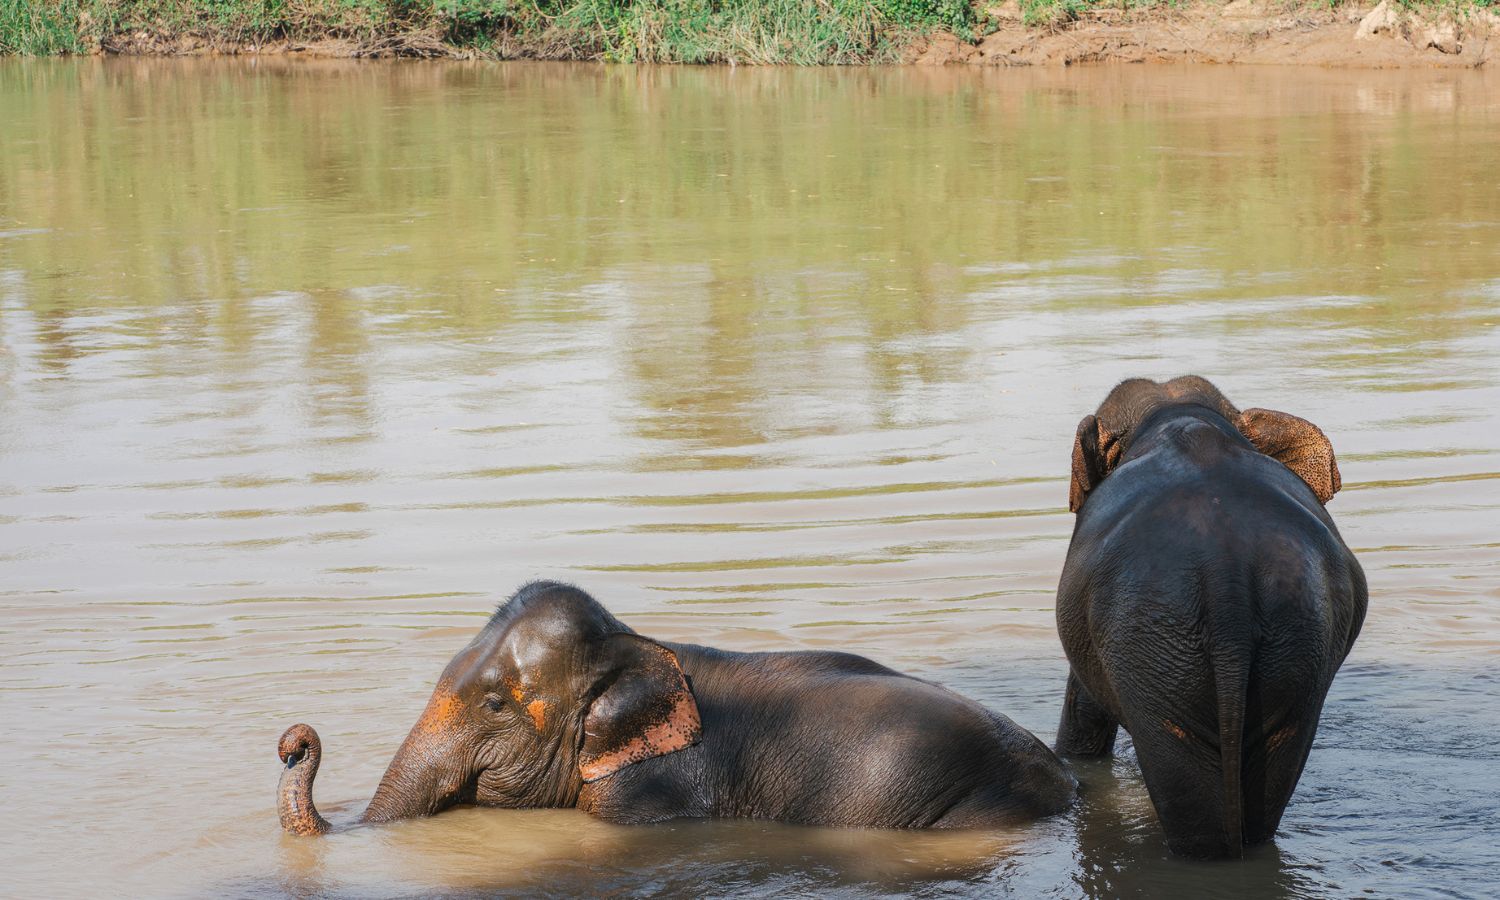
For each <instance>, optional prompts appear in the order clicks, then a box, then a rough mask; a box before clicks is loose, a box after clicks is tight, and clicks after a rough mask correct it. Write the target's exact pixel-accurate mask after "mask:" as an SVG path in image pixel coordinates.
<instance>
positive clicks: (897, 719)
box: [280, 582, 1075, 834]
mask: <svg viewBox="0 0 1500 900" xmlns="http://www.w3.org/2000/svg"><path fill="white" fill-rule="evenodd" d="M320 751H321V748H320V747H319V746H318V744H317V736H316V733H315V732H313V731H312V729H311V728H308V727H307V726H305V725H297V726H293V727H292V728H291V729H288V731H287V733H286V734H285V735H283V738H282V742H281V746H280V755H281V758H282V761H283V762H284V763H286V765H287V769H286V772H285V774H284V775H283V779H282V789H281V801H280V811H281V816H282V824H283V827H285V828H286V830H288V831H290V832H293V833H298V834H317V833H321V832H323V831H326V830H327V827H328V826H327V823H326V822H325V821H324V820H322V818H321V817H320V816H318V814H317V810H316V808H315V807H314V805H313V802H312V780H313V776H314V775H315V774H316V764H317V761H318V758H319V755H320ZM1074 788H1075V782H1074V780H1073V778H1072V776H1071V775H1070V774H1069V773H1068V772H1067V771H1066V770H1065V769H1064V767H1063V765H1062V763H1061V762H1060V761H1059V760H1058V759H1057V757H1056V756H1055V755H1053V753H1052V751H1051V750H1049V749H1048V748H1047V747H1046V745H1044V744H1042V743H1041V742H1040V741H1038V740H1037V739H1036V738H1035V737H1034V736H1032V735H1031V734H1030V733H1028V732H1027V731H1025V730H1024V729H1022V728H1020V727H1019V726H1017V725H1016V724H1015V723H1014V722H1012V721H1011V720H1009V719H1007V718H1006V717H1004V716H1001V715H998V714H996V713H992V712H990V711H989V710H987V709H985V708H984V707H982V706H980V705H979V704H977V703H974V702H973V701H971V700H968V699H966V698H964V697H961V696H959V695H958V694H955V693H953V692H952V691H949V690H947V689H945V688H942V687H940V686H938V685H935V684H932V683H930V682H926V681H922V680H920V679H916V678H911V677H909V676H906V675H902V674H900V673H898V672H894V671H892V670H890V669H887V668H885V667H884V666H881V665H878V664H877V663H874V662H871V661H870V660H868V659H864V658H862V657H859V656H854V655H851V654H847V653H833V652H804V653H732V652H727V651H722V650H714V649H711V648H708V647H698V646H693V645H689V644H667V643H658V642H656V641H652V640H649V639H647V638H644V637H641V636H640V635H637V634H635V633H634V632H632V631H631V630H630V629H629V628H627V627H626V626H625V625H624V624H622V623H621V622H619V621H618V620H617V619H615V618H614V617H613V616H611V615H610V614H609V613H608V612H607V611H606V610H605V609H604V607H602V606H600V605H599V604H598V603H597V602H595V601H594V599H593V598H592V597H590V596H589V595H588V594H586V593H584V592H583V591H581V590H578V589H577V588H574V587H570V586H568V585H563V584H557V583H553V582H537V583H533V584H530V585H527V586H525V587H523V588H522V589H521V590H520V591H518V592H517V593H516V595H515V596H514V597H512V598H511V599H510V600H509V601H508V602H507V603H506V604H505V605H504V606H502V607H501V608H500V610H499V611H498V612H497V613H496V614H495V616H494V618H493V619H492V620H491V621H490V623H489V624H488V625H486V626H485V628H484V629H483V630H481V631H480V633H479V635H478V636H477V637H476V638H475V639H474V640H473V642H472V643H470V644H469V646H468V647H466V648H464V649H463V650H461V651H459V653H458V655H457V656H455V657H454V658H453V661H452V662H450V663H449V664H448V667H447V668H446V669H445V670H444V671H443V675H442V678H441V679H440V680H439V681H438V685H437V688H436V690H435V691H434V692H433V695H432V699H431V700H430V701H429V703H428V705H427V709H426V711H425V712H424V713H423V714H422V717H421V719H420V720H419V721H418V722H417V724H416V726H415V727H413V728H412V730H411V733H410V734H409V735H408V736H407V738H406V741H405V743H403V744H402V745H401V749H400V750H398V751H397V753H396V756H395V758H394V759H392V760H391V763H390V766H389V767H388V769H387V770H386V773H385V776H384V778H382V779H381V782H380V787H379V788H378V790H377V791H376V793H375V797H374V798H373V799H372V800H371V801H370V805H369V808H368V809H367V810H366V811H365V814H364V816H363V821H366V822H387V821H391V820H394V819H402V818H408V817H412V816H426V815H432V814H434V813H437V812H439V811H441V810H443V809H446V808H448V807H451V806H454V805H455V804H461V803H476V804H480V805H485V806H503V807H511V808H518V807H574V806H576V807H579V808H581V809H584V810H587V811H589V812H591V813H593V814H595V815H597V816H599V817H601V818H604V819H607V820H609V821H613V822H626V823H635V822H658V821H662V820H665V819H671V818H676V817H739V818H759V819H774V820H779V821H784V822H798V823H805V824H825V825H858V826H877V827H899V828H912V827H939V828H952V827H963V826H980V825H994V824H1000V823H1011V822H1017V821H1025V820H1029V819H1033V818H1036V817H1039V816H1045V815H1050V814H1053V813H1056V812H1060V811H1062V810H1063V809H1066V808H1067V807H1068V806H1069V805H1070V804H1071V803H1072V800H1073V797H1074Z"/></svg>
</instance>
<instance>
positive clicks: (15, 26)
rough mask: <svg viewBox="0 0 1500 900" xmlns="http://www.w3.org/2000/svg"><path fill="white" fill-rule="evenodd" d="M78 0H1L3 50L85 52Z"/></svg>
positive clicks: (31, 53)
mask: <svg viewBox="0 0 1500 900" xmlns="http://www.w3.org/2000/svg"><path fill="white" fill-rule="evenodd" d="M85 49H86V48H85V47H84V45H83V43H82V40H81V29H80V28H79V9H78V4H77V2H76V0H0V53H18V54H22V55H25V56H52V55H56V54H59V53H82V52H84V51H85Z"/></svg>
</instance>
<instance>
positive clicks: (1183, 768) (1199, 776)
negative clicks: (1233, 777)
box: [1126, 716, 1241, 858]
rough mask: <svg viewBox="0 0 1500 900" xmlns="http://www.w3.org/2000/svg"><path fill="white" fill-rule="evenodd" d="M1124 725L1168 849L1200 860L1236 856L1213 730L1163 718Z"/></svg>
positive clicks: (1236, 839)
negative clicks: (1132, 743)
mask: <svg viewBox="0 0 1500 900" xmlns="http://www.w3.org/2000/svg"><path fill="white" fill-rule="evenodd" d="M1142 718H1144V717H1142ZM1126 726H1127V727H1128V728H1129V729H1130V737H1131V740H1132V741H1134V743H1135V752H1136V759H1137V760H1138V761H1139V762H1140V765H1141V775H1142V776H1143V777H1144V778H1145V780H1146V790H1147V791H1148V792H1149V793H1150V794H1151V804H1152V805H1153V806H1154V807H1156V817H1157V819H1158V820H1159V821H1160V822H1161V826H1162V830H1163V831H1164V832H1166V837H1167V845H1168V846H1169V847H1171V849H1172V852H1173V853H1176V854H1178V855H1180V856H1191V857H1199V858H1217V857H1226V856H1228V857H1237V856H1239V855H1240V854H1241V847H1240V840H1239V835H1237V834H1235V835H1231V834H1229V833H1228V832H1227V831H1226V829H1225V824H1224V823H1225V810H1226V803H1225V797H1224V778H1223V771H1222V765H1221V763H1220V759H1219V744H1218V738H1217V734H1216V732H1215V731H1205V730H1204V729H1202V728H1200V727H1194V726H1193V725H1192V724H1190V723H1187V722H1179V721H1176V720H1174V719H1172V718H1170V717H1167V716H1162V717H1159V718H1158V719H1156V720H1154V721H1131V720H1127V722H1126Z"/></svg>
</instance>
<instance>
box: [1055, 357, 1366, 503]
mask: <svg viewBox="0 0 1500 900" xmlns="http://www.w3.org/2000/svg"><path fill="white" fill-rule="evenodd" d="M1188 404H1191V405H1195V406H1201V407H1206V408H1207V409H1210V410H1212V411H1214V412H1216V413H1218V414H1219V415H1221V416H1223V417H1224V419H1226V420H1227V421H1228V422H1229V423H1230V424H1231V425H1233V426H1234V427H1235V428H1236V429H1238V430H1239V432H1240V433H1241V434H1243V435H1244V436H1245V437H1246V438H1247V439H1249V441H1250V443H1251V444H1254V445H1255V448H1256V449H1257V450H1259V451H1260V452H1261V453H1264V454H1266V455H1267V456H1269V457H1271V458H1273V459H1276V460H1278V461H1279V462H1281V463H1282V464H1283V465H1285V466H1286V467H1287V468H1288V469H1291V470H1292V472H1293V473H1294V474H1296V475H1297V477H1299V478H1301V479H1302V480H1303V481H1304V482H1306V483H1307V486H1308V487H1310V488H1312V491H1313V493H1314V494H1315V495H1317V498H1318V502H1319V503H1324V504H1326V503H1327V502H1328V501H1329V500H1331V499H1333V495H1334V494H1335V493H1337V492H1338V490H1339V488H1340V487H1341V486H1342V482H1341V480H1340V478H1339V466H1338V461H1337V460H1336V459H1335V458H1334V455H1333V445H1332V444H1331V443H1329V441H1328V437H1327V436H1326V435H1325V434H1323V432H1322V430H1321V429H1319V428H1318V426H1316V425H1314V424H1313V423H1311V422H1309V421H1307V420H1306V419H1300V418H1298V417H1297V416H1294V415H1291V414H1290V413H1284V412H1277V411H1276V410H1273V409H1247V410H1245V411H1244V412H1240V411H1239V410H1238V409H1236V408H1235V407H1234V404H1232V403H1230V402H1229V401H1228V400H1227V399H1225V397H1224V395H1223V394H1221V393H1219V389H1218V388H1216V387H1214V386H1213V384H1212V383H1210V382H1209V381H1208V379H1206V378H1200V377H1198V376H1197V375H1184V376H1182V377H1181V378H1174V379H1172V380H1171V381H1168V382H1164V383H1159V382H1155V381H1151V380H1150V379H1147V378H1131V379H1128V380H1126V381H1122V382H1120V383H1119V384H1118V385H1116V386H1115V388H1114V390H1112V391H1110V392H1109V396H1108V397H1106V398H1104V402H1103V403H1101V404H1100V405H1099V409H1098V410H1097V411H1096V412H1095V413H1094V414H1093V415H1091V416H1084V417H1083V421H1081V422H1079V423H1078V433H1077V434H1076V436H1075V437H1074V438H1073V478H1072V483H1071V484H1070V486H1069V488H1068V509H1070V510H1072V511H1073V512H1078V509H1079V507H1081V506H1083V501H1084V499H1085V498H1086V497H1087V496H1088V493H1089V491H1091V490H1093V489H1094V488H1095V487H1097V486H1098V485H1099V483H1100V482H1101V481H1103V480H1104V479H1105V478H1107V477H1108V476H1109V473H1111V472H1113V471H1114V470H1115V468H1116V467H1118V466H1119V465H1120V461H1121V460H1122V459H1124V457H1125V454H1126V453H1127V452H1128V451H1129V449H1130V443H1131V439H1132V438H1133V437H1134V436H1135V433H1136V430H1137V429H1138V428H1139V427H1140V425H1141V423H1142V422H1144V421H1145V420H1146V418H1147V417H1148V416H1150V415H1151V414H1152V413H1154V412H1156V411H1157V410H1158V409H1161V408H1162V407H1164V406H1172V405H1188Z"/></svg>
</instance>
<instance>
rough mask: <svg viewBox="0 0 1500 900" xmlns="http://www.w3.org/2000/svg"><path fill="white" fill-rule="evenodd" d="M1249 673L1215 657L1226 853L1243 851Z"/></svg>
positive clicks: (1232, 855) (1244, 668)
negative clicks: (1246, 701) (1246, 697)
mask: <svg viewBox="0 0 1500 900" xmlns="http://www.w3.org/2000/svg"><path fill="white" fill-rule="evenodd" d="M1249 683H1250V673H1249V671H1248V668H1247V667H1246V666H1244V665H1243V664H1241V663H1239V661H1238V660H1235V661H1228V660H1216V661H1215V663H1214V685H1215V691H1216V693H1217V694H1218V705H1219V764H1220V766H1221V767H1222V769H1223V779H1224V840H1225V842H1226V843H1227V844H1228V846H1227V847H1226V850H1227V851H1228V855H1229V856H1230V857H1233V858H1238V857H1239V856H1241V855H1242V854H1243V852H1244V843H1245V800H1244V779H1243V771H1244V743H1245V741H1244V738H1245V694H1246V692H1247V690H1248V688H1249Z"/></svg>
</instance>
